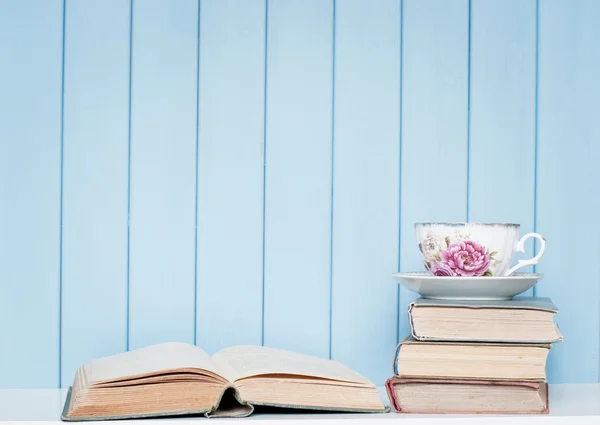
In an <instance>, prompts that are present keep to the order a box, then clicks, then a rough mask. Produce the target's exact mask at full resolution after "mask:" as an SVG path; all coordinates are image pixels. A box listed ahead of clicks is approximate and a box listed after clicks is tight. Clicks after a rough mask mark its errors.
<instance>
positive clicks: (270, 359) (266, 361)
mask: <svg viewBox="0 0 600 425" xmlns="http://www.w3.org/2000/svg"><path fill="white" fill-rule="evenodd" d="M212 360H213V362H214V363H216V364H217V365H218V366H219V367H220V368H221V369H223V370H225V369H227V371H226V372H227V373H228V377H229V380H230V381H231V382H234V381H236V380H240V379H243V378H248V377H251V376H257V375H282V374H285V375H298V376H306V377H315V378H325V379H331V380H337V381H345V382H355V383H361V384H367V385H373V384H372V383H371V382H370V381H369V380H368V379H366V378H365V377H363V376H362V375H360V374H358V373H357V372H355V371H353V370H352V369H350V368H348V367H346V366H344V365H342V364H340V363H338V362H336V361H333V360H328V359H322V358H319V357H314V356H309V355H306V354H299V353H294V352H290V351H285V350H279V349H276V348H269V347H260V346H248V345H245V346H235V347H230V348H226V349H224V350H221V351H219V352H218V353H216V354H215V355H213V356H212Z"/></svg>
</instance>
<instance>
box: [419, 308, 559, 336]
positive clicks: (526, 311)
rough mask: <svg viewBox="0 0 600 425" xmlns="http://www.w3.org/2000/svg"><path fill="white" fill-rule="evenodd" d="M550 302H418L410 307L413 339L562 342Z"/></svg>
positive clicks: (555, 310) (554, 311) (555, 311)
mask: <svg viewBox="0 0 600 425" xmlns="http://www.w3.org/2000/svg"><path fill="white" fill-rule="evenodd" d="M557 312H558V309H557V308H556V306H555V305H554V304H553V303H552V301H551V300H550V299H549V298H541V297H540V298H538V297H518V298H515V299H512V300H507V301H461V300H433V299H425V298H419V299H417V300H416V301H414V302H412V303H411V304H410V305H409V307H408V316H409V322H410V327H411V330H412V335H413V336H414V337H415V339H418V340H422V341H426V340H429V341H482V342H537V343H552V342H560V341H562V340H563V336H562V334H561V333H560V330H559V329H558V326H557V325H556V324H555V323H554V315H555V314H556V313H557Z"/></svg>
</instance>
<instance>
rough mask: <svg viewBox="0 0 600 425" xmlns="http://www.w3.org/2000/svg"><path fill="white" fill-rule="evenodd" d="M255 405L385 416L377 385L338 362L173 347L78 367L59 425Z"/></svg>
mask: <svg viewBox="0 0 600 425" xmlns="http://www.w3.org/2000/svg"><path fill="white" fill-rule="evenodd" d="M254 406H273V407H284V408H295V409H309V410H331V411H344V412H385V411H389V407H385V406H384V405H383V404H382V402H381V398H380V396H379V392H378V391H377V388H376V387H375V385H373V384H372V383H371V382H370V381H369V380H368V379H366V378H364V377H363V376H361V375H359V374H358V373H357V372H355V371H353V370H352V369H350V368H348V367H346V366H344V365H342V364H340V363H338V362H336V361H332V360H326V359H321V358H318V357H313V356H309V355H305V354H298V353H293V352H289V351H284V350H279V349H274V348H268V347H260V346H234V347H230V348H226V349H224V350H221V351H219V352H217V353H215V354H214V355H213V356H212V357H209V356H208V355H207V354H206V352H204V350H202V349H201V348H199V347H196V346H194V345H191V344H185V343H177V342H171V343H163V344H156V345H151V346H149V347H145V348H140V349H137V350H133V351H129V352H126V353H121V354H116V355H113V356H108V357H103V358H100V359H97V360H93V361H92V362H90V363H88V364H85V365H83V366H81V367H80V368H79V369H78V370H77V372H76V374H75V378H74V382H73V385H72V386H71V388H70V389H69V395H68V396H67V399H66V401H65V406H64V411H63V414H62V419H63V420H65V421H84V420H104V419H124V418H142V417H159V416H175V415H204V416H206V417H213V416H214V417H219V416H220V417H243V416H248V415H250V414H251V413H252V412H253V410H254Z"/></svg>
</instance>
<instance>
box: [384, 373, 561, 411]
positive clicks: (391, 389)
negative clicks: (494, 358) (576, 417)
mask: <svg viewBox="0 0 600 425" xmlns="http://www.w3.org/2000/svg"><path fill="white" fill-rule="evenodd" d="M410 384H424V385H438V386H442V388H445V389H446V391H444V392H443V393H442V395H441V397H439V396H438V397H437V398H436V400H435V402H433V401H432V403H428V404H429V406H431V408H427V409H419V408H416V409H415V408H410V407H409V408H403V407H402V404H403V403H402V400H400V396H399V395H398V391H397V387H398V386H401V385H410ZM460 386H463V387H464V386H477V387H481V391H480V393H481V394H484V396H485V393H486V392H488V393H489V394H488V402H489V404H488V406H487V407H486V408H485V409H481V408H478V407H476V406H475V402H473V400H474V397H473V396H472V395H469V396H468V395H465V396H458V398H457V396H456V394H457V391H456V389H457V387H460ZM500 387H503V388H507V387H510V388H514V389H519V390H522V389H526V390H527V391H526V392H528V393H530V394H531V396H532V397H533V398H535V399H537V400H538V404H541V407H533V406H532V407H530V408H529V409H523V408H522V407H521V409H519V408H517V406H516V404H513V405H510V404H507V403H504V404H502V402H500V401H498V402H497V403H495V400H499V398H495V395H494V394H493V393H494V392H495V390H496V389H497V388H500ZM385 388H386V392H387V394H388V397H389V399H390V402H391V404H392V408H393V409H394V411H396V412H398V413H426V414H474V413H477V414H547V413H549V397H548V384H547V383H546V382H522V381H493V380H487V381H466V380H455V379H412V378H410V379H409V378H398V377H392V378H390V379H388V380H387V381H386V383H385ZM453 388H454V391H453ZM529 390H530V391H529ZM521 392H523V391H521ZM444 394H447V395H452V396H453V397H454V402H455V403H456V400H459V401H461V402H462V406H463V407H458V406H457V407H456V408H455V407H448V406H447V405H448V404H451V403H452V401H451V400H450V397H448V399H447V400H443V398H444ZM461 397H462V400H461ZM457 404H458V403H457ZM469 404H471V406H472V407H469V408H467V407H465V406H466V405H469ZM444 405H446V408H439V406H444Z"/></svg>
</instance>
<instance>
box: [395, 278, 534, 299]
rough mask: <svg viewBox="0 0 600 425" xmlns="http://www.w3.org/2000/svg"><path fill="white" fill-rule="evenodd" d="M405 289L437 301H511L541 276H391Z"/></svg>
mask: <svg viewBox="0 0 600 425" xmlns="http://www.w3.org/2000/svg"><path fill="white" fill-rule="evenodd" d="M392 276H393V277H394V278H395V279H396V280H397V281H398V282H400V283H401V284H402V285H403V286H404V287H405V288H407V289H409V290H410V291H412V292H416V293H417V294H419V295H421V296H422V297H423V298H433V299H438V300H510V299H511V298H512V297H514V296H515V295H518V294H521V293H523V292H525V291H527V290H528V289H529V288H531V287H532V286H533V285H535V284H536V283H537V281H538V280H540V279H541V278H542V277H544V275H543V274H540V273H513V274H512V275H511V276H503V277H494V276H486V277H483V276H482V277H462V276H456V277H448V276H431V275H430V274H429V273H427V272H416V273H394V274H392Z"/></svg>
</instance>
